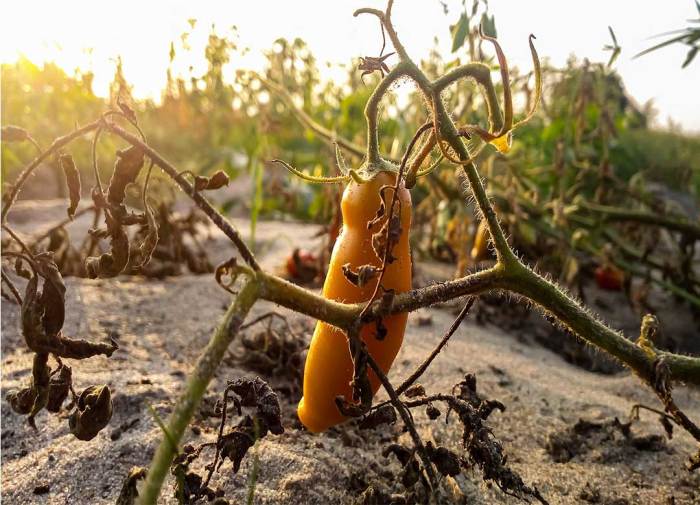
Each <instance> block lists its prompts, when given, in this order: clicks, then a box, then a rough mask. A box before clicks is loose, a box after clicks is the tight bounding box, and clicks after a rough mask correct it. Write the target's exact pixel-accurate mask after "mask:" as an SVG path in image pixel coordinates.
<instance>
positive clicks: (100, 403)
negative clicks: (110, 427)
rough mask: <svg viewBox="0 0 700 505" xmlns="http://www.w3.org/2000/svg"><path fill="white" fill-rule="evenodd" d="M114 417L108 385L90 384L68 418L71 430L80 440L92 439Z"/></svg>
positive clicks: (81, 394)
mask: <svg viewBox="0 0 700 505" xmlns="http://www.w3.org/2000/svg"><path fill="white" fill-rule="evenodd" d="M111 418H112V395H111V393H110V391H109V388H108V387H107V386H106V385H101V386H90V387H88V388H86V389H85V390H84V391H83V392H82V393H80V396H79V397H78V401H77V404H76V407H75V410H74V411H73V413H72V414H71V415H70V417H69V418H68V426H69V427H70V431H71V433H72V434H73V435H75V437H76V438H77V439H78V440H85V441H88V440H92V439H93V438H95V437H96V436H97V434H98V433H99V432H100V431H101V430H102V429H103V428H104V427H105V426H107V424H108V423H109V420H110V419H111Z"/></svg>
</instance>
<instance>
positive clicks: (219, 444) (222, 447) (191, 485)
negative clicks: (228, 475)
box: [171, 377, 284, 503]
mask: <svg viewBox="0 0 700 505" xmlns="http://www.w3.org/2000/svg"><path fill="white" fill-rule="evenodd" d="M229 403H231V404H232V405H229ZM231 407H233V409H234V412H235V413H236V414H237V415H238V416H242V419H241V420H240V421H239V422H238V424H236V425H235V426H233V427H232V428H230V429H229V431H226V430H225V428H226V423H227V419H228V417H229V414H228V413H229V409H230V408H231ZM244 408H248V409H251V410H252V413H251V414H246V415H244V414H243V409H244ZM215 410H216V415H218V416H220V417H221V422H220V424H219V434H218V437H217V440H216V442H213V443H211V442H210V443H203V444H201V445H199V446H197V447H194V446H192V445H186V446H185V447H184V448H183V451H182V453H181V454H180V455H178V456H177V457H176V458H175V460H174V461H173V464H172V466H171V473H172V474H173V475H175V477H176V485H175V486H176V488H175V496H176V497H177V498H178V499H179V500H180V502H181V503H195V502H196V501H197V500H199V499H200V498H203V497H206V498H207V499H208V500H209V501H212V500H214V499H217V498H221V497H222V496H223V492H222V491H220V490H214V489H212V488H211V487H210V486H209V483H210V481H211V478H212V476H213V474H214V472H215V471H218V470H219V469H220V468H221V466H222V465H223V464H224V462H225V461H226V459H229V460H231V462H232V464H233V473H238V470H240V467H241V462H242V461H243V458H244V457H245V455H246V454H247V452H248V450H249V449H250V448H251V447H253V445H255V443H256V442H257V441H258V440H260V439H262V438H264V437H265V436H267V435H268V433H273V434H275V435H281V434H282V433H284V428H283V427H282V424H281V422H282V421H281V410H280V405H279V400H278V398H277V395H276V394H275V392H274V391H273V390H272V389H271V388H270V386H269V385H268V384H267V383H266V382H265V381H264V380H262V379H261V378H260V377H255V378H242V379H236V380H232V381H229V382H228V385H227V386H226V389H225V390H224V393H223V395H222V398H221V400H220V401H219V402H217V406H216V409H215ZM208 447H213V448H214V449H215V453H214V460H213V461H212V462H211V463H209V464H207V465H206V466H205V469H206V470H207V476H206V477H202V476H201V475H199V474H198V473H197V472H195V471H194V470H191V469H190V465H191V464H192V463H193V462H194V461H195V460H197V459H198V458H199V457H200V455H201V453H202V451H203V450H204V449H206V448H208Z"/></svg>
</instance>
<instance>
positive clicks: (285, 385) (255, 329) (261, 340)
mask: <svg viewBox="0 0 700 505" xmlns="http://www.w3.org/2000/svg"><path fill="white" fill-rule="evenodd" d="M263 323H264V324H263ZM246 328H248V329H249V330H248V331H245V332H244V333H242V334H241V336H240V338H239V339H237V343H238V345H237V347H236V348H234V350H233V351H232V352H231V358H232V359H231V361H232V364H234V365H239V366H243V367H245V368H248V369H250V370H253V371H255V372H258V373H260V374H263V375H264V376H265V377H267V378H269V379H274V380H275V383H276V388H277V389H278V390H281V391H285V392H287V396H289V397H291V398H293V399H296V398H297V397H298V396H299V395H300V393H301V386H302V382H303V376H304V375H303V374H304V363H305V361H306V350H307V348H308V337H307V328H306V327H305V326H303V323H301V322H298V321H294V322H291V323H290V322H289V321H288V320H287V318H285V317H284V316H282V315H280V314H278V313H276V312H268V313H266V314H263V315H262V316H260V317H259V318H257V319H256V320H254V321H252V322H251V323H248V324H247V325H245V326H244V328H243V329H246Z"/></svg>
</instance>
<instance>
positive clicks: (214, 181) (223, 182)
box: [194, 170, 229, 191]
mask: <svg viewBox="0 0 700 505" xmlns="http://www.w3.org/2000/svg"><path fill="white" fill-rule="evenodd" d="M228 184H229V177H228V175H226V172H224V171H223V170H218V171H216V172H215V173H214V175H212V176H211V177H204V176H203V175H197V176H195V178H194V189H195V191H208V190H214V189H220V188H223V187H224V186H228Z"/></svg>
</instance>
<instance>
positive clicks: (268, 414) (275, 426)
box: [227, 377, 284, 435]
mask: <svg viewBox="0 0 700 505" xmlns="http://www.w3.org/2000/svg"><path fill="white" fill-rule="evenodd" d="M227 389H230V390H231V391H233V392H234V393H236V394H237V395H238V396H239V398H240V402H241V405H242V406H244V407H257V410H256V417H257V418H258V419H260V420H262V421H263V422H264V423H265V426H266V427H267V429H269V430H270V431H271V432H272V433H274V434H275V435H280V434H282V433H284V428H283V427H282V424H281V415H282V414H281V411H280V403H279V399H278V398H277V395H276V394H275V392H274V391H273V390H272V388H271V387H270V386H269V385H268V384H267V383H266V382H265V381H264V380H262V379H261V378H260V377H255V378H254V379H249V378H242V379H236V380H234V381H229V383H228V388H227Z"/></svg>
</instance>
